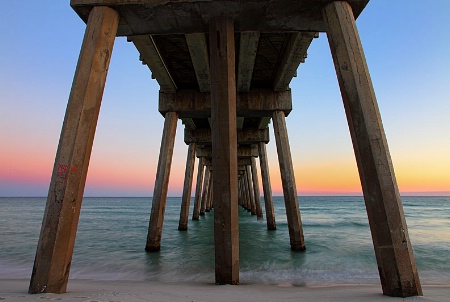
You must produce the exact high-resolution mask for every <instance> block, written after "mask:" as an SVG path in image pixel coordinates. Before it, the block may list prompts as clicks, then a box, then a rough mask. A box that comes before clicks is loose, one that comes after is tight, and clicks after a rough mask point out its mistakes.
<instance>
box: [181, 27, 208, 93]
mask: <svg viewBox="0 0 450 302" xmlns="http://www.w3.org/2000/svg"><path fill="white" fill-rule="evenodd" d="M186 44H187V46H188V48H189V53H190V55H191V60H192V65H194V70H195V76H196V78H197V83H198V88H199V89H200V92H210V91H211V77H210V74H209V54H208V47H207V43H206V34H187V35H186Z"/></svg>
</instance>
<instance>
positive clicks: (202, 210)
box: [200, 166, 211, 216]
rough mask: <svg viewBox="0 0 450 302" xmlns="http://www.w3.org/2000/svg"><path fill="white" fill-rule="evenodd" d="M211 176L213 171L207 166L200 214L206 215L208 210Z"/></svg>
mask: <svg viewBox="0 0 450 302" xmlns="http://www.w3.org/2000/svg"><path fill="white" fill-rule="evenodd" d="M210 177H211V171H210V170H209V166H206V168H205V178H204V182H203V192H202V203H201V207H200V216H205V211H206V201H207V200H208V192H209V191H208V190H209V178H210Z"/></svg>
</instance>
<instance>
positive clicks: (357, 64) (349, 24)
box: [323, 1, 422, 297]
mask: <svg viewBox="0 0 450 302" xmlns="http://www.w3.org/2000/svg"><path fill="white" fill-rule="evenodd" d="M323 19H324V22H325V25H326V30H327V36H328V41H329V44H330V48H331V53H332V56H333V61H334V65H335V69H336V74H337V77H338V80H339V86H340V89H341V94H342V99H343V101H344V107H345V112H346V114H347V120H348V124H349V128H350V134H351V137H352V142H353V148H354V150H355V156H356V162H357V164H358V170H359V175H360V179H361V185H362V189H363V193H364V200H365V203H366V209H367V215H368V217H369V224H370V230H371V233H372V240H373V245H374V249H375V256H376V259H377V263H378V271H379V274H380V279H381V285H382V288H383V293H384V294H385V295H389V296H398V297H407V296H416V295H422V288H421V284H420V281H419V276H418V273H417V268H416V262H415V260H414V254H413V251H412V247H411V243H410V241H409V236H408V229H407V226H406V221H405V215H404V213H403V207H402V203H401V199H400V193H399V191H398V187H397V182H396V179H395V175H394V168H393V166H392V160H391V156H390V154H389V149H388V145H387V141H386V136H385V134H384V129H383V124H382V122H381V117H380V112H379V109H378V105H377V100H376V97H375V92H374V89H373V86H372V80H371V79H370V74H369V70H368V68H367V63H366V59H365V56H364V52H363V48H362V45H361V41H360V39H359V34H358V31H357V28H356V24H355V18H354V16H353V12H352V8H351V7H350V5H348V3H347V2H344V1H336V2H332V3H330V4H329V5H327V6H326V7H325V8H324V10H323Z"/></svg>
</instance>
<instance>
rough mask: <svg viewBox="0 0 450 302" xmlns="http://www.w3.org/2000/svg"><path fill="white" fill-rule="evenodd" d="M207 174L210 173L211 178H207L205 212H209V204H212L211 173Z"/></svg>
mask: <svg viewBox="0 0 450 302" xmlns="http://www.w3.org/2000/svg"><path fill="white" fill-rule="evenodd" d="M209 173H210V175H211V176H210V178H209V185H208V195H207V198H206V208H205V212H210V211H211V204H212V193H213V192H212V189H213V174H212V171H210V172H209Z"/></svg>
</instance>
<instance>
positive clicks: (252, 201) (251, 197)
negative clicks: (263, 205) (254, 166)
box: [245, 165, 256, 215]
mask: <svg viewBox="0 0 450 302" xmlns="http://www.w3.org/2000/svg"><path fill="white" fill-rule="evenodd" d="M245 169H246V170H247V189H248V197H249V201H250V209H251V213H252V215H256V205H255V196H254V194H253V181H252V171H251V166H250V165H247V166H246V167H245Z"/></svg>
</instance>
